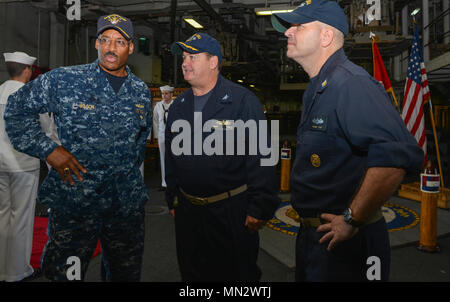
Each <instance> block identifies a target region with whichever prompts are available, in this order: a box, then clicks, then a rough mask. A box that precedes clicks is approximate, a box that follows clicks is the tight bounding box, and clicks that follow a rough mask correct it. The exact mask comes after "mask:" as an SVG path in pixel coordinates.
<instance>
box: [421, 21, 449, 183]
mask: <svg viewBox="0 0 450 302" xmlns="http://www.w3.org/2000/svg"><path fill="white" fill-rule="evenodd" d="M413 23H414V24H415V26H417V21H416V18H415V16H413ZM422 61H423V58H422ZM428 104H429V105H430V118H431V128H432V130H433V137H434V145H435V147H436V156H437V160H438V167H439V174H440V175H441V177H440V179H441V188H445V185H444V174H443V173H442V164H441V156H440V154H439V144H438V140H437V135H436V125H435V123H434V114H433V105H432V104H431V98H429V99H428Z"/></svg>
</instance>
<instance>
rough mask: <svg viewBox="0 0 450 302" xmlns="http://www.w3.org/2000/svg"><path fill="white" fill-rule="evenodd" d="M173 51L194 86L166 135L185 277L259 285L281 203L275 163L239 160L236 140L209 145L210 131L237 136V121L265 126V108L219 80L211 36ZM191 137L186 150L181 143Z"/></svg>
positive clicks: (180, 100)
mask: <svg viewBox="0 0 450 302" xmlns="http://www.w3.org/2000/svg"><path fill="white" fill-rule="evenodd" d="M172 52H173V53H174V54H182V55H183V64H182V69H183V74H184V79H185V80H186V81H187V82H189V84H190V85H191V88H190V89H188V90H187V91H185V92H184V93H183V94H181V95H180V96H178V97H177V99H176V100H175V101H174V102H173V104H172V106H171V107H170V109H169V113H168V119H167V126H166V134H165V136H166V160H165V162H166V182H167V191H166V200H167V202H168V205H169V208H170V209H171V213H172V215H173V216H174V218H175V231H176V245H177V255H178V264H179V268H180V273H181V277H182V280H183V281H239V280H246V281H257V280H259V278H260V276H261V273H260V271H259V269H258V267H257V265H256V261H257V255H258V249H259V237H258V230H259V229H260V228H262V227H263V226H264V225H265V223H266V221H267V220H269V219H270V218H272V216H273V213H274V211H275V209H276V208H277V206H278V205H279V202H280V200H279V198H278V196H277V187H276V183H275V170H274V166H262V165H261V159H262V157H263V156H261V155H258V154H249V153H248V152H247V153H245V154H242V155H239V154H238V153H237V152H235V151H236V149H239V147H237V145H236V144H235V142H234V141H225V140H224V141H223V145H221V141H220V139H218V140H216V142H215V147H216V148H218V149H216V151H217V152H214V153H213V154H210V153H209V152H208V151H207V150H205V149H204V148H203V147H204V146H205V144H203V142H206V141H207V136H208V135H213V134H210V132H213V133H218V132H217V131H222V133H226V134H227V135H225V134H224V137H225V136H227V137H228V135H229V134H230V133H235V132H236V131H235V126H234V121H239V120H240V121H244V122H249V121H250V122H249V123H251V122H252V121H255V123H256V124H257V123H259V122H261V121H265V116H264V113H263V109H262V105H261V103H260V102H259V100H258V99H257V97H256V96H255V95H254V94H253V93H252V92H251V91H249V90H247V89H246V88H244V87H242V86H240V85H237V84H234V83H232V82H230V81H228V80H227V79H225V78H223V77H222V76H221V75H220V73H219V66H220V63H221V60H222V54H221V50H220V45H219V43H218V42H217V40H216V39H214V38H212V37H211V36H209V35H207V34H204V33H198V34H194V35H193V36H192V37H190V38H189V39H188V40H186V41H185V42H175V43H174V44H173V45H172ZM211 121H212V124H211ZM183 122H184V125H186V124H187V126H189V127H188V128H189V129H188V130H186V131H185V132H183V131H180V129H179V127H178V126H176V125H181V124H183ZM208 125H209V126H208ZM213 128H214V130H213ZM204 131H210V132H206V134H205V132H204ZM186 132H187V133H188V135H187V139H186V141H183V146H182V148H185V152H182V153H180V152H178V151H177V150H176V149H177V148H178V146H177V145H178V144H177V143H176V142H177V141H179V140H178V137H179V136H180V135H182V134H183V133H186ZM235 134H236V133H235ZM260 134H261V135H256V136H258V138H260V137H261V136H263V134H264V133H260ZM265 134H267V133H265ZM234 137H235V138H237V137H238V135H235V136H234ZM191 138H192V139H191ZM198 138H200V140H198ZM189 139H191V143H188V142H187V140H189ZM249 139H250V138H249V137H248V136H246V140H245V146H244V147H245V150H247V151H248V150H249V147H250V146H249V142H248V141H249ZM218 146H222V147H223V148H221V147H218ZM219 149H220V150H219ZM225 150H226V152H222V151H225ZM199 151H200V152H199ZM229 151H234V152H229ZM277 152H278V150H277Z"/></svg>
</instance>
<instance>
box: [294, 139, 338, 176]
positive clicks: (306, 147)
mask: <svg viewBox="0 0 450 302" xmlns="http://www.w3.org/2000/svg"><path fill="white" fill-rule="evenodd" d="M297 156H298V157H299V160H300V162H301V166H302V168H303V169H305V170H313V169H320V170H321V171H323V170H324V169H329V168H331V167H332V165H333V164H334V158H335V156H336V149H335V138H334V137H332V136H329V135H326V134H324V133H318V132H312V131H308V132H305V133H304V134H303V135H302V137H301V139H300V145H298V146H297Z"/></svg>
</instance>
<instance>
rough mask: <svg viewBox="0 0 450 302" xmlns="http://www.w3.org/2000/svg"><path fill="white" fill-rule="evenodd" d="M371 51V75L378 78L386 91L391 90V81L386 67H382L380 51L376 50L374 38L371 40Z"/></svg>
mask: <svg viewBox="0 0 450 302" xmlns="http://www.w3.org/2000/svg"><path fill="white" fill-rule="evenodd" d="M372 53H373V77H374V78H375V79H377V80H378V82H380V83H381V84H382V85H383V86H384V89H385V90H386V91H392V92H393V89H392V85H391V81H390V80H389V77H388V74H387V72H386V68H385V67H384V63H383V58H381V54H380V51H379V50H378V46H377V43H376V42H375V39H373V40H372Z"/></svg>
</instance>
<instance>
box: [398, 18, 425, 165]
mask: <svg viewBox="0 0 450 302" xmlns="http://www.w3.org/2000/svg"><path fill="white" fill-rule="evenodd" d="M420 45H421V44H420V39H419V32H418V31H417V25H414V40H413V42H412V49H411V54H410V57H409V65H408V71H407V74H406V84H405V94H404V97H403V106H402V107H403V110H402V118H403V121H404V122H405V124H406V128H408V130H409V131H410V132H411V134H412V135H413V136H414V137H415V138H416V140H417V143H418V144H419V147H421V148H422V150H423V152H424V153H425V158H426V155H427V139H426V135H425V117H424V112H423V111H424V110H423V105H424V104H425V103H426V102H428V100H429V99H430V90H429V88H428V79H427V73H426V70H425V64H424V62H423V56H422V50H421V46H420Z"/></svg>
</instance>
